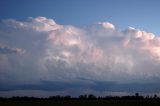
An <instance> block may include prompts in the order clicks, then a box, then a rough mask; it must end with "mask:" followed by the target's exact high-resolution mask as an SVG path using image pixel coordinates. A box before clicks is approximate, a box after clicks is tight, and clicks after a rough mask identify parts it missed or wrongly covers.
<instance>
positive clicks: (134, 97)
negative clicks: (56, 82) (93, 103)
mask: <svg viewBox="0 0 160 106" xmlns="http://www.w3.org/2000/svg"><path fill="white" fill-rule="evenodd" d="M5 100H13V101H14V100H18V101H20V100H160V97H159V96H157V95H156V94H155V95H154V96H141V95H139V93H135V95H132V96H105V97H102V96H98V97H97V96H95V95H93V94H88V95H87V94H84V95H79V97H71V96H60V95H56V96H50V97H47V98H39V97H28V96H24V97H20V96H14V97H10V98H6V97H0V101H5Z"/></svg>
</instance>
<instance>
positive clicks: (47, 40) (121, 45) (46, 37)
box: [0, 17, 160, 84]
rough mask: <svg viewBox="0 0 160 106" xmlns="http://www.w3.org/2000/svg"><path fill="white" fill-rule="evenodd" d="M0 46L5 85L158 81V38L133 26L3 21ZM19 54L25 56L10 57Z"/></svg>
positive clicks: (0, 76) (0, 70) (39, 19)
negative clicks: (92, 81) (91, 81)
mask: <svg viewBox="0 0 160 106" xmlns="http://www.w3.org/2000/svg"><path fill="white" fill-rule="evenodd" d="M0 44H3V45H6V46H4V47H3V46H0V60H1V61H0V73H1V74H0V82H1V83H6V82H7V83H13V82H14V83H23V84H24V83H27V84H28V83H33V84H35V83H40V82H41V81H42V80H47V81H62V82H63V81H65V82H74V81H76V80H78V79H79V78H86V79H94V80H98V81H114V82H120V83H130V82H146V80H148V81H150V82H155V81H157V80H156V79H159V78H160V71H159V69H160V37H158V36H155V35H154V34H153V33H148V32H145V31H141V30H139V29H135V28H132V27H129V28H127V29H125V30H120V29H118V28H116V26H114V25H113V24H111V23H109V22H99V23H97V24H94V25H91V26H87V27H85V28H81V27H79V28H78V27H75V26H71V25H60V24H57V23H56V22H55V21H54V20H52V19H48V18H45V17H37V18H29V19H28V20H26V21H17V20H14V19H8V20H2V21H1V22H0ZM9 47H15V48H9ZM18 48H20V49H18ZM21 49H22V50H24V51H25V52H24V53H23V54H21V55H7V53H19V52H22V50H21ZM4 66H5V67H4Z"/></svg>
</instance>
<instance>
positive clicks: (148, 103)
mask: <svg viewBox="0 0 160 106" xmlns="http://www.w3.org/2000/svg"><path fill="white" fill-rule="evenodd" d="M0 106H160V101H159V100H61V101H51V100H34V101H0Z"/></svg>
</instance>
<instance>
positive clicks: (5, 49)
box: [0, 45, 24, 54]
mask: <svg viewBox="0 0 160 106" xmlns="http://www.w3.org/2000/svg"><path fill="white" fill-rule="evenodd" d="M23 52H24V50H22V49H19V48H10V47H7V46H2V45H0V54H22V53H23Z"/></svg>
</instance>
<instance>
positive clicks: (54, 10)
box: [0, 0, 160, 35]
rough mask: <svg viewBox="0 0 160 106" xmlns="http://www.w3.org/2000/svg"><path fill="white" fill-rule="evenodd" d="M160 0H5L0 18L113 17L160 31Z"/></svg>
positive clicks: (77, 20)
mask: <svg viewBox="0 0 160 106" xmlns="http://www.w3.org/2000/svg"><path fill="white" fill-rule="evenodd" d="M159 4H160V1H159V0H2V1H1V2H0V19H6V18H7V19H8V18H13V19H18V20H24V19H26V17H37V16H45V17H48V18H52V19H54V20H55V21H56V22H58V23H60V24H71V25H76V26H86V25H90V24H93V23H97V22H102V21H109V22H111V23H113V24H114V25H116V26H117V27H119V28H121V29H125V28H127V27H129V26H132V27H135V28H139V29H141V30H145V31H147V32H152V33H154V34H156V35H160V31H159V28H160V24H159V21H160V14H159V10H160V6H159Z"/></svg>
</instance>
